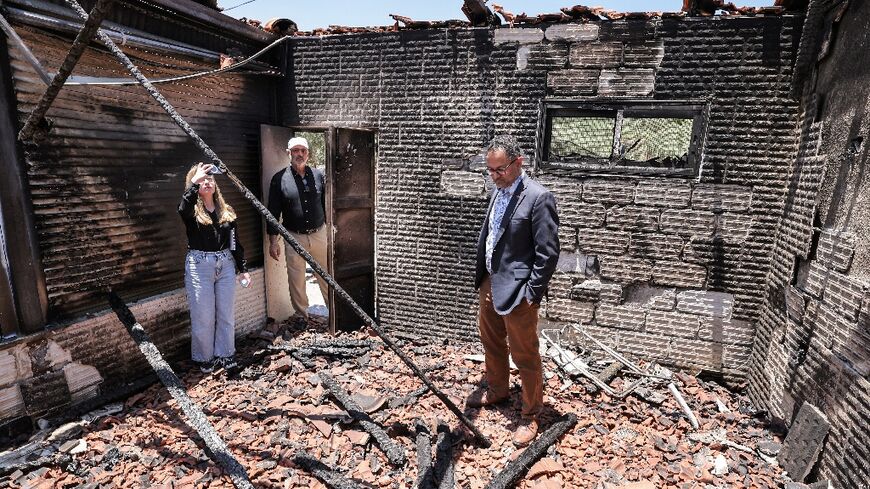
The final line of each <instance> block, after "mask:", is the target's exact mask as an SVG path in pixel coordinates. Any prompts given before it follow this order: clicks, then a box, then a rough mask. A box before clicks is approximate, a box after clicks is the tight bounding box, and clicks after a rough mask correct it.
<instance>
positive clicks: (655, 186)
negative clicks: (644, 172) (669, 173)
mask: <svg viewBox="0 0 870 489" xmlns="http://www.w3.org/2000/svg"><path fill="white" fill-rule="evenodd" d="M691 198H692V186H691V185H690V184H688V183H682V182H666V181H660V180H641V181H640V182H638V184H637V193H636V194H635V197H634V202H635V203H636V204H639V205H649V206H653V207H667V208H669V209H674V208H678V207H688V206H689V201H690V200H691Z"/></svg>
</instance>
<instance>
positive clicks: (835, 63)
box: [748, 2, 870, 488]
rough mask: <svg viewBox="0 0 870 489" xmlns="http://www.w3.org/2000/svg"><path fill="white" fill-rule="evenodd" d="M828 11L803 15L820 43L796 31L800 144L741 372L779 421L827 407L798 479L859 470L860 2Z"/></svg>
mask: <svg viewBox="0 0 870 489" xmlns="http://www.w3.org/2000/svg"><path fill="white" fill-rule="evenodd" d="M842 5H845V4H842ZM822 12H823V13H824V10H823V9H822ZM834 18H835V16H834V15H833V13H831V14H829V15H826V16H823V17H822V19H820V20H821V22H819V23H818V24H817V23H816V22H815V21H812V22H811V19H808V22H807V25H808V26H816V25H817V26H819V27H820V28H821V30H820V31H819V32H810V31H807V32H806V33H805V36H806V38H807V39H814V38H817V39H819V40H821V39H823V38H824V36H822V35H819V34H822V33H824V32H825V31H826V30H827V29H831V30H832V32H831V37H830V39H827V40H825V41H824V42H825V43H827V44H828V52H827V54H826V55H825V56H821V57H820V56H819V55H818V53H819V49H820V47H821V44H819V45H815V46H814V45H812V44H806V45H804V44H803V43H802V49H807V52H806V53H804V58H805V59H809V60H812V62H811V64H810V66H809V67H808V68H807V72H808V73H810V74H809V76H808V79H807V80H806V83H805V86H804V91H803V94H802V98H801V105H802V109H803V110H802V114H801V122H800V125H799V126H798V129H799V143H800V146H799V149H798V151H797V154H796V157H795V158H794V159H793V161H792V162H791V164H790V165H789V168H788V171H787V175H788V181H787V184H786V187H785V189H786V193H785V195H784V196H783V200H784V202H785V208H784V210H783V213H782V216H781V223H780V225H779V226H778V227H777V230H776V232H775V233H774V234H773V235H772V237H773V238H774V247H773V250H772V253H771V267H770V269H769V274H768V277H767V280H766V287H765V289H766V297H765V302H764V304H763V307H762V308H761V314H760V318H759V321H758V322H757V332H756V338H755V342H754V346H753V349H752V352H751V356H750V358H749V377H748V378H749V395H750V397H751V398H752V400H753V402H754V403H755V404H756V405H757V406H759V407H763V408H765V409H767V410H768V411H769V412H770V414H771V416H773V417H776V418H780V419H782V420H783V421H785V423H791V422H792V420H793V419H794V416H795V414H796V413H797V411H798V410H799V409H800V407H801V405H802V404H803V403H804V402H809V403H811V404H813V405H814V406H816V407H817V408H819V409H820V410H821V411H822V412H823V413H824V414H825V415H826V416H827V418H828V420H829V421H830V423H831V430H830V432H829V434H828V437H827V440H826V442H825V445H824V447H823V450H822V453H821V456H820V459H819V463H818V465H817V469H816V470H815V471H814V472H813V473H812V474H811V475H810V480H816V479H819V480H821V479H829V480H831V481H832V482H833V483H834V487H843V488H845V487H866V485H867V481H868V480H870V466H868V464H867V460H870V448H868V447H870V428H868V427H870V293H868V291H870V260H868V259H867V257H868V256H870V239H868V238H870V236H868V226H867V223H868V222H870V208H868V206H867V205H866V201H867V195H868V193H870V183H868V179H867V166H868V165H870V144H868V134H870V116H868V114H870V88H868V85H867V83H866V80H867V78H868V77H870V65H868V64H867V63H866V62H864V61H863V59H864V57H863V55H861V54H859V53H858V51H860V49H861V47H862V46H866V45H867V43H868V42H870V4H868V3H867V2H859V3H855V4H851V3H850V4H849V5H848V6H847V9H846V10H845V11H844V12H842V16H841V17H839V19H840V20H839V22H838V23H837V25H834V23H835V22H834ZM820 42H821V41H820ZM856 50H857V51H856ZM817 60H818V62H816V61H817Z"/></svg>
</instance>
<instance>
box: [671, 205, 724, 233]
mask: <svg viewBox="0 0 870 489" xmlns="http://www.w3.org/2000/svg"><path fill="white" fill-rule="evenodd" d="M661 230H662V232H665V233H672V234H679V235H681V236H700V237H705V236H713V232H714V231H715V230H716V214H714V213H713V212H710V211H699V210H695V209H665V210H664V211H662V215H661Z"/></svg>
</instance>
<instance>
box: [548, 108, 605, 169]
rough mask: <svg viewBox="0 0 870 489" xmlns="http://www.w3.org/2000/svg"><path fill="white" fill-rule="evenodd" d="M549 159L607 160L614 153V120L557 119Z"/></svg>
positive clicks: (552, 132) (601, 118)
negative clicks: (581, 158)
mask: <svg viewBox="0 0 870 489" xmlns="http://www.w3.org/2000/svg"><path fill="white" fill-rule="evenodd" d="M552 122H553V126H552V130H551V131H550V154H549V159H554V160H558V159H563V158H577V157H585V158H604V159H609V158H610V155H611V153H612V152H613V128H614V126H615V125H616V122H615V119H614V118H613V117H576V116H574V117H553V119H552Z"/></svg>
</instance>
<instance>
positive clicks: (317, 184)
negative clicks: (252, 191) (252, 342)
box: [266, 137, 328, 317]
mask: <svg viewBox="0 0 870 489" xmlns="http://www.w3.org/2000/svg"><path fill="white" fill-rule="evenodd" d="M287 155H288V156H289V157H290V162H289V163H290V164H289V165H288V166H287V168H283V169H281V170H280V171H278V172H277V173H275V175H274V176H273V177H272V182H271V183H270V184H269V203H268V207H269V212H271V213H272V215H274V216H275V218H276V219H282V216H283V220H282V224H283V225H284V227H285V228H287V230H288V231H290V234H291V235H293V237H294V238H296V241H298V242H299V244H301V245H302V246H303V247H304V248H305V250H306V251H308V253H310V254H311V256H313V257H314V259H315V260H317V262H318V263H320V265H321V266H323V267H326V244H327V237H326V226H325V225H324V223H325V222H326V210H325V209H326V180H325V178H324V176H323V171H321V170H320V169H319V168H311V167H309V166H308V157H309V153H308V140H306V139H305V138H301V137H294V138H291V139H290V140H289V141H288V142H287ZM266 232H267V233H268V234H269V256H271V257H272V258H274V259H275V260H279V259H280V258H281V238H280V237H279V236H278V230H277V229H276V228H275V227H274V226H272V225H269V224H268V223H267V229H266ZM287 278H288V279H289V282H290V302H291V303H292V304H293V309H294V310H295V311H296V313H297V314H300V315H302V316H305V317H307V316H308V294H307V293H306V291H305V260H304V259H303V258H302V257H301V256H299V254H298V253H296V252H295V251H293V250H292V249H290V248H289V247H288V249H287ZM317 281H318V283H319V284H320V292H322V293H323V299H324V300H327V297H328V296H327V292H328V289H327V286H326V282H325V281H324V280H323V279H322V278H321V277H320V276H319V275H318V276H317Z"/></svg>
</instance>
